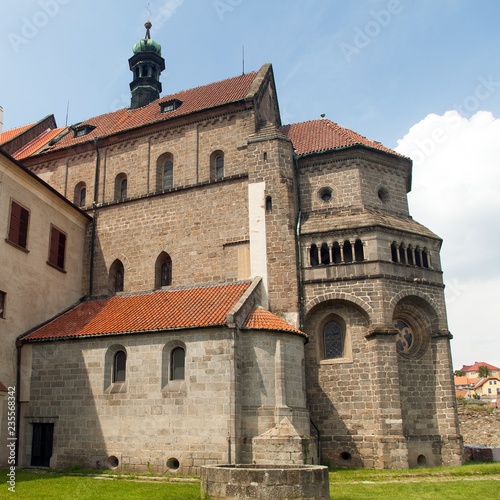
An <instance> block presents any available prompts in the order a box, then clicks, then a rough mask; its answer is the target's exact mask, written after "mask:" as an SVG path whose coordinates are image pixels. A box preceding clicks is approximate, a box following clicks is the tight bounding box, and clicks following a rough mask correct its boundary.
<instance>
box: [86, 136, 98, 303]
mask: <svg viewBox="0 0 500 500" xmlns="http://www.w3.org/2000/svg"><path fill="white" fill-rule="evenodd" d="M98 141H99V138H98V137H96V138H95V139H94V145H95V152H96V159H95V180H94V200H93V201H92V235H91V238H90V266H89V267H90V269H89V297H92V295H93V293H94V253H95V232H96V224H97V200H98V190H99V164H100V161H101V154H100V152H99V146H98Z"/></svg>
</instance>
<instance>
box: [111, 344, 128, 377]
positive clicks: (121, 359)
mask: <svg viewBox="0 0 500 500" xmlns="http://www.w3.org/2000/svg"><path fill="white" fill-rule="evenodd" d="M126 368H127V354H126V353H125V351H117V352H116V353H115V356H114V358H113V383H116V382H125V372H126Z"/></svg>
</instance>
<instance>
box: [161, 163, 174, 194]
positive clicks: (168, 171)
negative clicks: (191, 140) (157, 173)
mask: <svg viewBox="0 0 500 500" xmlns="http://www.w3.org/2000/svg"><path fill="white" fill-rule="evenodd" d="M173 187H174V162H173V161H172V160H167V161H166V162H165V163H164V164H163V189H172V188H173Z"/></svg>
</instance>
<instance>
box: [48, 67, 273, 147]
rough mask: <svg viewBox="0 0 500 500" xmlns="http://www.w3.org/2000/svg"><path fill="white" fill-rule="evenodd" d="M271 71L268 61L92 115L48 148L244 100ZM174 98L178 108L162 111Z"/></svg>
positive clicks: (64, 145) (71, 143)
mask: <svg viewBox="0 0 500 500" xmlns="http://www.w3.org/2000/svg"><path fill="white" fill-rule="evenodd" d="M268 71H270V65H268V64H266V65H264V66H262V68H261V69H260V70H259V71H254V72H252V73H247V74H244V75H240V76H237V77H234V78H229V79H226V80H222V81H219V82H214V83H210V84H208V85H203V86H200V87H196V88H194V89H189V90H183V91H181V92H177V93H175V94H171V95H167V96H164V97H162V98H160V99H157V100H156V101H153V102H152V103H150V104H148V105H147V106H143V107H141V108H137V109H130V108H124V109H119V110H117V111H113V112H111V113H106V114H104V115H100V116H96V117H93V118H89V119H88V120H85V121H83V122H81V123H78V124H76V125H74V126H72V127H70V128H71V129H72V130H71V131H70V133H68V134H67V135H65V136H64V137H62V138H61V140H59V141H58V142H57V143H55V144H54V145H52V146H51V147H50V148H48V149H47V150H46V151H56V150H60V149H63V148H68V147H72V146H75V145H77V144H82V143H85V142H89V141H93V140H94V139H96V138H104V137H109V136H112V135H115V134H119V133H122V132H126V131H129V130H134V129H137V128H140V127H144V126H146V125H153V124H156V123H161V122H166V121H169V120H172V119H173V118H178V117H180V116H186V115H189V114H192V113H196V112H199V111H203V110H207V109H212V108H216V107H218V106H223V105H225V104H230V103H234V102H239V101H243V100H245V99H247V98H251V97H252V96H253V93H254V92H256V91H257V90H258V88H256V87H255V85H254V83H255V82H258V81H259V80H260V78H262V77H263V75H265V74H266V73H267V72H268ZM174 101H175V102H176V103H177V107H176V108H175V109H173V110H172V111H168V112H162V106H163V105H164V104H166V103H169V102H174ZM84 128H88V129H89V130H90V131H89V132H88V133H87V134H85V135H82V136H80V137H75V134H74V132H73V131H74V130H75V129H76V130H78V129H84ZM44 152H45V151H44Z"/></svg>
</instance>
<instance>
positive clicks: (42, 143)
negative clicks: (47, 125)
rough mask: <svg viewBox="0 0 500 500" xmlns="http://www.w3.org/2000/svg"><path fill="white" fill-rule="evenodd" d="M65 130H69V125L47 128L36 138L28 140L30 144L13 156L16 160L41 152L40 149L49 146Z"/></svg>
mask: <svg viewBox="0 0 500 500" xmlns="http://www.w3.org/2000/svg"><path fill="white" fill-rule="evenodd" d="M65 130H67V127H60V128H55V129H52V130H46V131H45V132H43V133H42V134H40V135H39V136H38V137H36V138H35V139H33V140H32V141H30V142H28V144H26V145H25V146H24V147H22V148H21V149H19V150H17V151H16V152H15V153H14V154H13V155H12V156H13V157H14V158H15V159H16V160H22V159H23V158H28V156H31V155H34V154H36V153H38V152H40V150H42V149H44V148H45V147H48V144H49V142H50V141H51V140H52V139H54V138H55V137H57V136H58V135H59V134H62V133H63V132H64V131H65Z"/></svg>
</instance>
